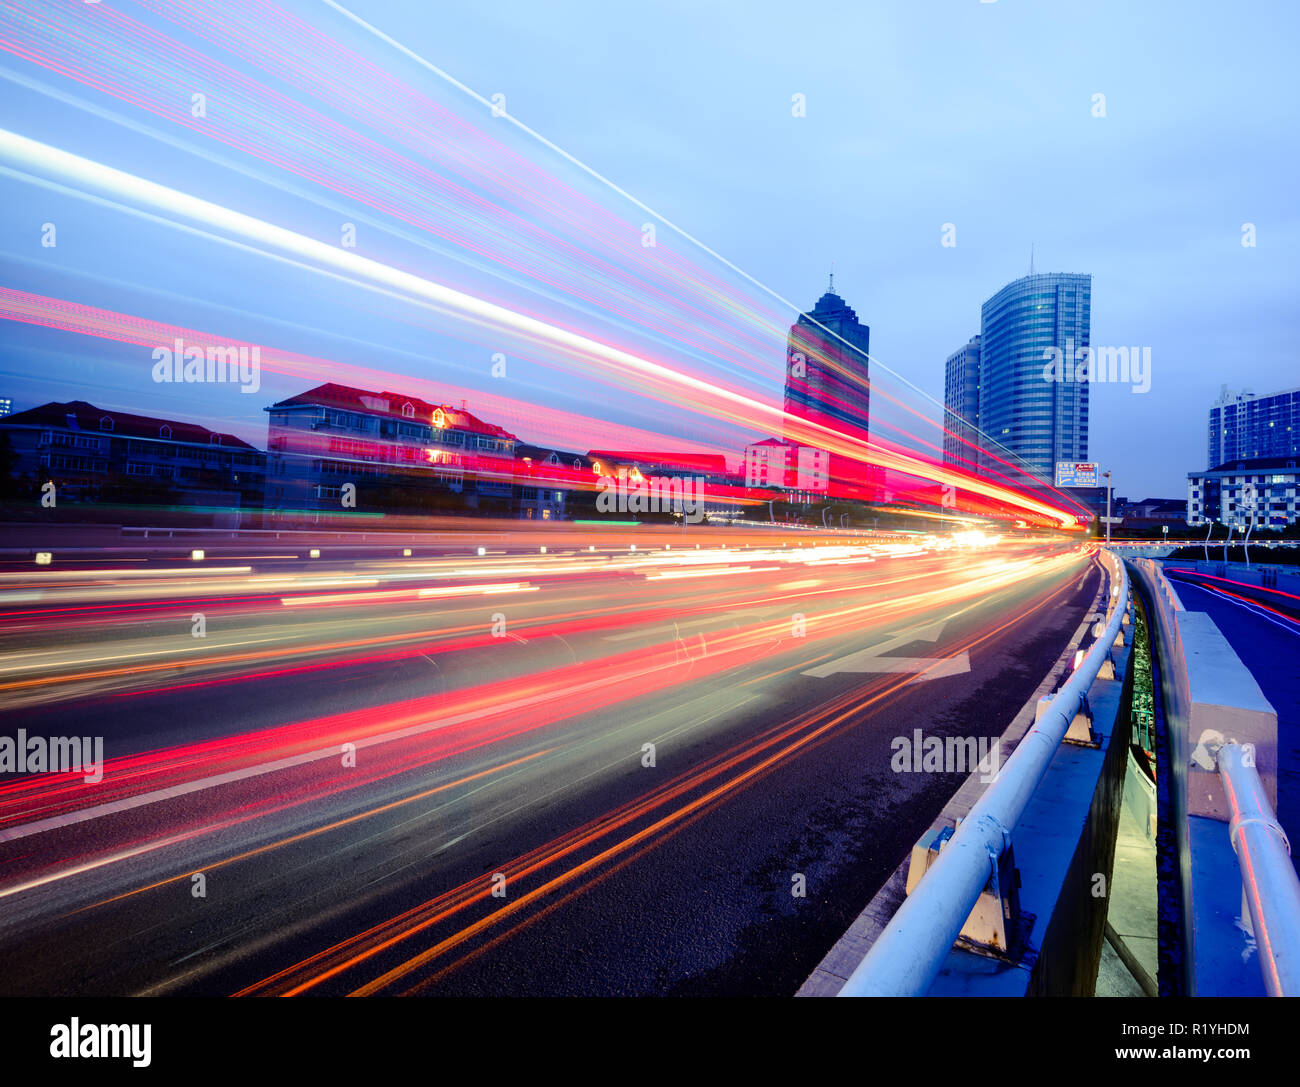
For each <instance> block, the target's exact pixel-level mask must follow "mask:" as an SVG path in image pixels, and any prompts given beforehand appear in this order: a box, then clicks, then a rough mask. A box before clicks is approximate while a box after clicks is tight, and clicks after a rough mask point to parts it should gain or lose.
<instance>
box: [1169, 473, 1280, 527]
mask: <svg viewBox="0 0 1300 1087" xmlns="http://www.w3.org/2000/svg"><path fill="white" fill-rule="evenodd" d="M1298 466H1300V456H1291V457H1253V458H1248V459H1245V460H1239V461H1229V462H1227V463H1225V464H1221V465H1219V466H1218V467H1217V468H1211V469H1208V470H1207V471H1204V472H1189V473H1188V476H1187V523H1188V524H1192V525H1204V524H1208V523H1209V522H1210V521H1220V522H1223V523H1224V524H1228V525H1234V526H1237V527H1240V528H1243V529H1244V528H1247V527H1248V526H1249V525H1250V524H1251V520H1252V517H1253V519H1254V523H1255V525H1256V527H1258V528H1284V527H1286V526H1287V525H1293V524H1295V523H1296V520H1297V502H1296V493H1297V490H1300V467H1298Z"/></svg>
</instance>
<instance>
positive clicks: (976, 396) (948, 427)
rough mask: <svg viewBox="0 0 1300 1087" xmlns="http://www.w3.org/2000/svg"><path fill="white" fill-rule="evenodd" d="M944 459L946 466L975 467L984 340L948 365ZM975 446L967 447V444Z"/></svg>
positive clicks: (957, 353) (972, 344) (950, 359)
mask: <svg viewBox="0 0 1300 1087" xmlns="http://www.w3.org/2000/svg"><path fill="white" fill-rule="evenodd" d="M943 404H944V407H945V408H946V409H947V410H946V411H945V412H944V414H943V430H944V435H943V459H944V463H945V464H954V463H960V462H966V463H968V464H975V463H977V461H978V452H977V450H976V449H972V448H971V446H972V445H973V446H976V447H978V446H979V444H980V439H979V434H978V433H977V432H976V429H975V428H976V425H977V423H978V420H979V413H980V338H979V337H978V336H972V337H971V338H970V343H968V344H966V346H965V347H962V348H960V349H959V350H957V351H954V352H953V353H952V354H951V355H949V356H948V361H947V363H946V364H945V366H944V382H943ZM967 442H969V443H971V444H970V445H967V444H966V443H967Z"/></svg>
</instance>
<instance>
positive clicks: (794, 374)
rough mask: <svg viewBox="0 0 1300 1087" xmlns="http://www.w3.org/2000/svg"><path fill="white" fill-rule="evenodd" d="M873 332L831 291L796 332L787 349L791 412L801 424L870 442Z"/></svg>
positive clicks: (795, 327) (787, 403) (805, 315)
mask: <svg viewBox="0 0 1300 1087" xmlns="http://www.w3.org/2000/svg"><path fill="white" fill-rule="evenodd" d="M870 337H871V329H869V328H868V327H867V326H866V325H864V324H862V323H860V322H859V321H858V315H857V314H856V313H854V312H853V310H852V308H851V307H850V306H849V304H848V303H847V302H845V301H844V299H843V298H841V297H840V296H839V295H838V294H836V293H835V277H834V276H833V275H832V276H831V289H830V290H828V291H827V292H826V293H825V294H824V295H822V296H821V298H819V299H818V300H817V305H816V306H814V307H813V309H812V310H811V311H810V312H808V313H801V314H800V315H799V319H798V320H797V321H796V322H795V323H794V324H793V325H791V326H790V335H789V338H788V339H787V340H786V349H785V410H786V412H787V413H788V414H790V415H793V416H795V417H796V418H799V419H803V420H805V421H807V422H810V423H818V424H820V425H822V426H828V427H832V428H834V429H835V430H839V431H842V432H844V433H846V434H850V435H852V436H853V437H857V438H863V439H865V438H866V436H867V422H868V418H869V416H870V406H871V394H870V384H869V381H868V376H867V352H868V348H869V345H870Z"/></svg>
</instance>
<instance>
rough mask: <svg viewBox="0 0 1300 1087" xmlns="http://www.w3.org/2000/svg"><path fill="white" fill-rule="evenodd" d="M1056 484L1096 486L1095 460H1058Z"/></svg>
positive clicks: (1063, 485)
mask: <svg viewBox="0 0 1300 1087" xmlns="http://www.w3.org/2000/svg"><path fill="white" fill-rule="evenodd" d="M1056 486H1058V487H1095V486H1097V464H1096V462H1095V461H1091V462H1084V461H1074V460H1058V461H1057V462H1056Z"/></svg>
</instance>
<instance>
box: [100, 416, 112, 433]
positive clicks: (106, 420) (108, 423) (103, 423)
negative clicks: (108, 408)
mask: <svg viewBox="0 0 1300 1087" xmlns="http://www.w3.org/2000/svg"><path fill="white" fill-rule="evenodd" d="M99 429H100V430H112V429H113V420H112V418H111V417H110V416H107V415H105V416H104V417H103V418H102V419H100V420H99Z"/></svg>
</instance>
